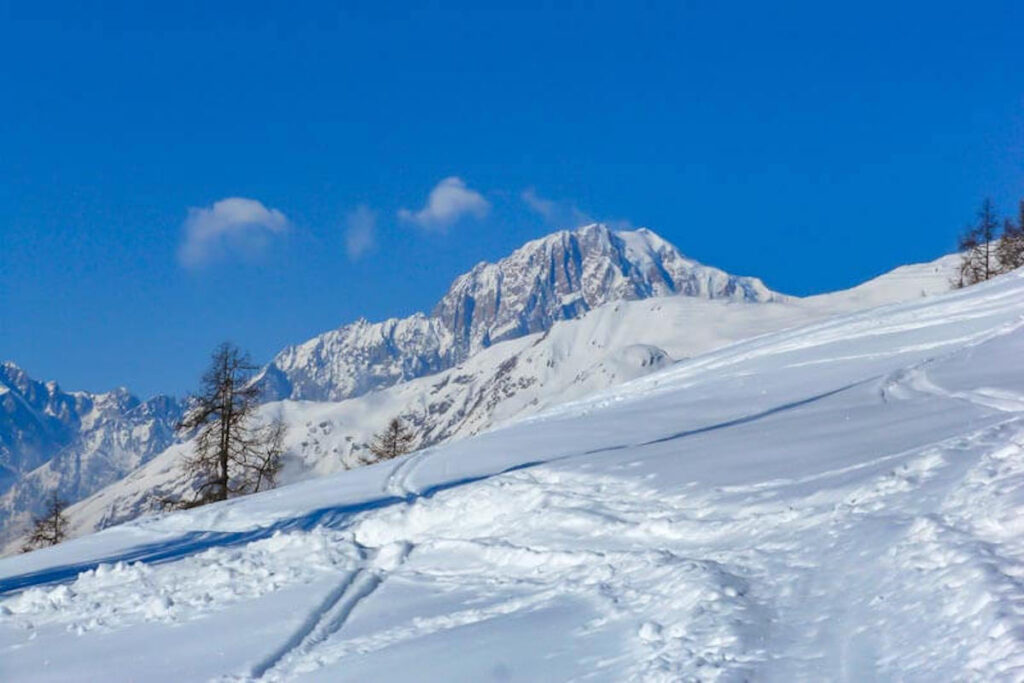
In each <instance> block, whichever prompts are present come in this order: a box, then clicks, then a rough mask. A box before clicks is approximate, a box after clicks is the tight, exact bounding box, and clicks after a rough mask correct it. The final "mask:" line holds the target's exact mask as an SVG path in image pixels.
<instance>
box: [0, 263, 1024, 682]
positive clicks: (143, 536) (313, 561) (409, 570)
mask: <svg viewBox="0 0 1024 683" xmlns="http://www.w3.org/2000/svg"><path fill="white" fill-rule="evenodd" d="M862 293H863V290H862ZM868 294H870V292H868ZM879 296H882V295H879ZM853 305H854V304H851V306H853ZM759 310H761V309H759ZM780 310H788V309H780ZM799 315H803V313H800V314H799ZM552 334H554V333H552ZM657 346H658V348H665V347H664V346H663V345H662V344H658V345H657ZM666 350H668V349H666ZM1022 350H1024V273H1013V274H1010V275H1008V276H1003V277H1000V278H998V279H996V280H994V281H991V282H989V283H985V284H982V285H978V286H975V287H972V288H970V289H967V290H962V291H958V292H953V293H949V294H943V295H939V296H932V297H927V298H919V299H916V300H913V301H910V302H907V303H901V304H895V305H888V306H884V307H882V308H878V309H873V310H870V311H860V312H856V313H852V314H848V315H844V316H839V317H832V318H828V319H825V320H817V321H816V322H812V323H811V324H808V325H804V326H802V327H799V328H791V329H787V330H784V331H781V332H774V333H769V334H763V335H761V336H758V337H756V338H753V339H750V340H747V341H743V342H739V343H735V344H732V345H730V346H726V347H724V348H717V349H716V350H712V351H710V352H707V353H702V354H700V355H695V356H694V357H693V358H691V359H689V360H684V361H681V362H678V363H675V364H672V365H668V366H667V367H664V368H662V369H660V370H658V371H655V372H653V373H651V374H647V375H644V376H641V377H639V378H638V379H635V380H634V381H630V382H626V383H623V384H619V385H617V386H613V387H609V388H605V389H603V390H602V391H600V392H598V393H596V394H593V395H589V396H584V397H580V398H579V399H578V400H575V401H572V402H569V403H564V404H562V405H558V406H554V407H552V408H550V409H548V410H546V411H543V412H541V413H539V414H533V415H530V416H528V417H525V418H521V419H517V420H515V421H512V422H509V423H507V424H506V425H505V426H504V427H502V428H498V429H493V430H491V431H487V432H484V433H481V434H478V435H476V436H472V437H468V438H462V439H459V440H454V441H451V442H449V443H446V444H443V445H439V446H437V447H433V448H428V449H425V450H421V451H419V452H417V453H415V454H411V455H409V456H406V457H403V458H400V459H398V460H396V461H393V462H388V463H383V464H379V465H373V466H368V467H363V468H359V469H356V470H352V471H348V472H343V473H339V474H336V475H332V476H326V477H322V478H318V479H313V480H309V481H304V482H301V483H297V484H294V485H291V486H287V487H283V488H281V489H277V490H274V491H271V492H268V493H265V494H259V495H256V496H251V497H249V498H243V499H238V500H234V501H229V502H228V503H225V504H218V505H213V506H208V507H205V508H201V509H197V510H193V511H189V512H184V513H176V514H162V515H153V516H148V517H143V518H140V519H138V520H135V521H133V522H130V523H127V524H124V525H121V526H118V527H113V528H110V529H108V530H106V531H103V532H101V533H98V534H93V535H89V536H85V537H82V538H80V539H76V540H73V541H70V542H68V543H65V544H62V545H60V546H57V547H54V548H50V549H46V550H42V551H37V552H34V553H31V554H28V555H22V556H17V557H12V558H7V559H4V560H0V678H3V679H4V680H26V681H46V680H53V681H57V680H115V681H116V680H125V681H128V680H147V681H161V680H167V681H180V680H215V681H253V680H263V681H281V680H309V681H347V680H351V681H365V680H389V681H390V680H417V681H418V680H445V681H481V680H509V681H515V680H523V681H533V680H557V681H561V680H600V681H603V680H607V681H627V680H638V681H679V680H709V681H714V680H748V679H756V680H768V681H793V680H901V681H936V680H978V681H989V680H1024V642H1022V641H1024V533H1022V532H1024V522H1022V521H1021V520H1022V519H1024V514H1022V512H1024V511H1022V509H1021V508H1022V506H1024V365H1022V364H1021V363H1020V362H1019V358H1020V356H1021V352H1022ZM629 353H630V354H634V353H636V351H630V352H629ZM641 355H642V354H641Z"/></svg>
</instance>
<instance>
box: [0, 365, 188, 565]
mask: <svg viewBox="0 0 1024 683" xmlns="http://www.w3.org/2000/svg"><path fill="white" fill-rule="evenodd" d="M180 411H181V407H180V405H179V404H178V402H177V401H175V400H174V399H172V398H169V397H167V396H157V397H155V398H153V399H150V400H149V401H145V402H143V401H140V400H139V399H138V398H136V397H135V396H132V395H131V394H130V393H128V391H127V390H125V389H117V390H115V391H112V392H109V393H105V394H90V393H88V392H84V391H75V392H65V391H62V390H61V388H60V387H59V386H58V385H57V383H56V382H46V383H44V382H39V381H37V380H34V379H32V378H31V377H29V376H28V374H27V373H26V372H25V371H24V370H22V369H21V368H19V367H18V366H16V365H15V364H14V363H11V362H5V363H2V364H0V546H2V545H3V542H4V541H6V540H9V539H10V538H11V536H12V535H14V534H16V533H17V532H19V530H20V529H21V528H22V526H23V525H24V524H25V523H26V522H27V521H28V520H29V519H30V518H31V515H33V514H37V513H39V512H40V511H41V510H42V508H43V507H44V506H45V501H46V496H47V494H48V493H50V492H53V491H56V492H57V493H58V494H59V495H61V496H62V497H64V498H66V499H67V500H72V501H74V500H80V499H82V498H84V497H86V496H88V495H90V494H92V493H93V492H95V491H98V490H100V489H101V488H103V487H104V486H107V485H109V484H111V483H113V482H115V481H117V480H118V479H120V478H121V477H123V476H124V475H125V474H127V473H128V472H130V471H132V470H134V469H135V468H137V467H138V466H139V465H142V464H144V463H146V462H148V461H149V460H150V459H151V458H152V457H153V456H155V455H157V454H158V453H161V452H163V451H164V450H165V449H166V448H167V447H168V446H169V445H170V444H171V442H172V441H173V438H174V425H175V423H176V422H177V420H178V418H179V416H180V414H181V413H180Z"/></svg>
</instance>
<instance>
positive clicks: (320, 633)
mask: <svg viewBox="0 0 1024 683" xmlns="http://www.w3.org/2000/svg"><path fill="white" fill-rule="evenodd" d="M410 548H411V546H410V545H409V544H407V543H394V544H391V545H389V546H386V547H384V548H378V549H369V548H365V547H360V552H361V554H362V563H361V564H362V566H360V567H357V568H355V569H352V570H351V571H349V572H348V573H346V574H345V576H344V577H343V578H342V580H341V581H340V582H339V583H338V585H337V586H336V587H335V588H334V590H332V591H331V592H330V593H328V594H327V596H326V597H325V598H324V600H323V601H322V602H321V603H320V605H319V606H318V607H317V608H316V609H314V610H313V611H312V612H310V614H309V615H308V616H307V618H306V619H305V621H303V623H302V624H301V625H300V626H299V628H297V629H296V630H295V632H294V633H293V634H292V635H291V636H290V637H289V638H288V639H287V640H286V641H285V642H284V643H282V645H281V646H280V647H278V648H277V649H275V650H274V651H273V652H271V653H270V654H269V655H267V656H266V657H265V658H263V659H262V660H260V661H259V662H257V663H256V664H255V665H253V667H252V669H251V671H250V673H249V675H248V676H244V677H241V678H236V679H235V680H244V681H259V680H265V681H277V680H285V679H288V678H290V674H291V673H294V672H296V671H299V670H302V669H305V668H309V666H311V665H313V666H315V659H316V653H317V650H318V649H319V648H320V647H322V646H323V645H324V644H325V643H326V642H328V641H329V640H330V639H331V638H332V637H333V636H334V635H335V634H337V633H338V632H339V631H340V630H341V629H342V627H344V625H345V623H346V622H347V621H348V618H349V616H351V614H352V612H353V610H355V608H356V607H357V606H358V605H359V604H360V603H361V602H362V601H363V600H365V599H366V598H368V597H369V596H370V595H371V594H373V592H374V591H376V590H377V588H378V587H380V585H381V584H382V583H383V582H384V580H385V579H386V578H387V575H388V574H389V573H390V572H391V571H393V570H394V569H396V568H397V567H398V566H400V565H401V564H402V562H404V561H405V558H406V557H407V556H408V554H409V550H410Z"/></svg>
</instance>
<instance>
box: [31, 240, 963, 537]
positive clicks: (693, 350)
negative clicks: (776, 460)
mask: <svg viewBox="0 0 1024 683" xmlns="http://www.w3.org/2000/svg"><path fill="white" fill-rule="evenodd" d="M954 263H955V258H951V257H944V258H942V259H939V260H938V261H935V262H933V263H929V264H918V265H914V266H905V267H903V268H900V269H897V270H896V271H894V272H893V273H892V274H891V275H885V276H882V277H880V278H877V279H875V280H872V281H871V282H868V283H865V284H864V285H861V286H859V287H855V288H853V289H851V290H846V291H842V292H837V293H834V294H829V295H823V296H819V297H812V298H809V299H794V298H786V299H783V300H779V301H774V302H770V303H762V304H758V303H744V302H726V301H716V300H703V299H701V298H697V297H684V296H680V297H662V298H655V299H648V300H640V301H619V302H614V303H609V304H605V305H604V306H600V307H598V308H596V309H594V310H592V311H590V312H589V313H587V314H586V315H584V316H582V317H581V318H579V319H576V320H567V321H559V322H557V323H555V324H554V325H553V326H552V328H551V329H550V330H549V331H547V332H545V333H540V334H534V335H530V336H527V337H521V338H518V339H514V340H510V341H507V342H504V343H500V344H495V345H493V346H491V347H489V348H487V349H485V350H483V351H481V352H479V353H477V354H476V355H474V356H472V357H471V358H469V359H468V360H467V361H465V362H463V363H461V364H460V365H458V366H456V367H454V368H452V369H450V370H446V371H444V372H441V373H439V374H435V375H431V376H428V377H422V378H419V379H414V380H411V381H408V382H404V383H401V384H398V385H395V386H393V387H390V388H388V389H384V390H381V391H376V392H371V393H369V394H366V395H364V396H360V397H358V398H353V399H348V400H345V401H340V402H308V401H280V402H274V403H270V404H267V405H266V406H264V408H263V412H264V414H265V415H266V416H267V417H274V416H280V417H283V418H284V419H285V421H286V422H287V424H289V425H290V432H289V435H288V452H289V459H288V465H287V468H286V470H285V473H284V477H283V479H284V481H285V482H295V481H301V480H303V479H307V478H309V477H313V476H322V475H325V474H332V473H334V472H337V471H339V470H342V469H346V468H351V467H357V466H360V465H364V464H366V462H367V459H368V456H369V453H368V443H369V441H370V440H371V438H372V436H373V434H375V433H377V432H379V431H381V430H382V429H383V428H384V426H385V425H386V423H387V422H388V420H390V419H391V418H392V417H394V416H396V415H400V416H401V417H402V418H403V420H405V421H406V422H407V423H408V424H409V425H410V426H412V427H413V428H414V430H415V432H416V435H417V440H418V444H419V445H420V446H425V445H433V444H436V443H439V442H443V441H446V440H449V439H453V438H460V437H465V436H470V435H473V434H477V433H479V432H482V431H485V430H487V429H491V428H494V427H495V426H498V425H501V424H503V423H507V422H509V421H511V420H514V419H517V418H522V417H525V416H529V415H534V414H536V413H538V412H541V411H543V410H545V409H547V408H550V407H552V406H556V405H558V404H560V403H565V402H567V401H571V400H576V399H579V398H582V397H585V396H587V395H588V394H591V393H593V392H595V391H598V390H601V389H605V388H608V387H612V386H615V385H617V384H621V383H623V382H625V381H628V380H631V379H635V378H637V377H641V376H643V375H646V374H649V373H651V372H654V371H656V370H659V369H662V368H664V367H666V366H668V365H669V364H671V363H672V362H674V361H675V360H679V359H683V358H688V357H692V356H695V355H698V354H701V353H706V352H708V351H711V350H713V349H716V348H720V347H722V346H725V345H727V344H730V343H733V342H737V341H740V340H743V339H749V338H751V337H755V336H758V335H761V334H765V333H768V332H773V331H777V330H782V329H786V328H791V327H796V326H799V325H803V324H807V323H809V322H811V321H814V320H820V319H823V318H826V317H829V316H833V315H836V314H839V313H842V312H848V311H855V310H860V309H862V308H864V307H866V306H870V305H878V304H882V303H888V302H892V301H901V300H905V299H907V298H917V297H920V296H921V294H922V292H923V293H936V292H939V291H944V290H945V289H946V288H947V287H948V277H949V272H950V269H951V268H953V267H954ZM184 448H185V449H187V446H186V447H184ZM183 455H184V450H183V448H182V447H179V446H175V447H173V448H171V449H169V450H168V451H167V452H166V453H164V454H162V455H161V456H159V457H157V458H154V459H153V460H152V461H151V462H150V463H149V464H148V465H146V466H145V467H143V468H140V469H139V470H137V471H135V472H132V473H131V474H130V475H129V476H127V477H125V478H124V479H123V480H121V481H118V482H117V483H115V484H113V485H111V486H109V487H107V488H106V489H104V490H102V491H99V492H97V493H96V494H95V495H93V496H91V497H89V498H88V499H86V500H84V501H83V502H81V503H79V504H77V505H75V506H74V507H72V508H71V510H70V511H69V515H70V518H71V520H72V530H73V533H74V535H80V534H83V533H88V532H91V531H96V530H99V529H102V528H105V527H107V526H110V525H111V524H116V523H120V522H124V521H127V520H130V519H134V518H135V517H137V516H138V515H140V514H143V513H145V512H150V511H152V509H153V499H154V493H155V494H156V495H157V496H169V495H172V494H182V493H185V492H186V491H187V490H188V489H189V487H190V486H191V481H190V480H189V479H187V478H185V477H184V476H183V475H182V473H181V468H180V466H179V463H180V461H181V459H182V456H183ZM12 547H13V546H12Z"/></svg>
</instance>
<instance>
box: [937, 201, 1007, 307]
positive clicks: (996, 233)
mask: <svg viewBox="0 0 1024 683" xmlns="http://www.w3.org/2000/svg"><path fill="white" fill-rule="evenodd" d="M957 246H958V249H959V251H960V269H959V272H958V274H957V277H956V279H955V281H954V282H953V286H954V287H957V288H959V287H967V286H969V285H973V284H976V283H978V282H984V281H985V280H988V279H990V278H993V277H995V276H996V275H1002V274H1003V273H1008V272H1010V271H1011V270H1016V269H1017V268H1020V267H1021V266H1024V200H1022V201H1021V202H1020V204H1019V205H1018V215H1017V220H1016V222H1014V220H1013V219H1011V218H1006V219H1003V220H1000V217H999V215H998V214H997V213H996V210H995V208H994V207H993V206H992V200H991V199H986V200H985V201H983V202H982V203H981V208H980V209H978V217H977V220H976V221H975V223H974V224H973V225H971V226H968V228H967V229H966V230H964V232H963V234H962V235H961V236H960V241H959V243H958V245H957Z"/></svg>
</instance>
